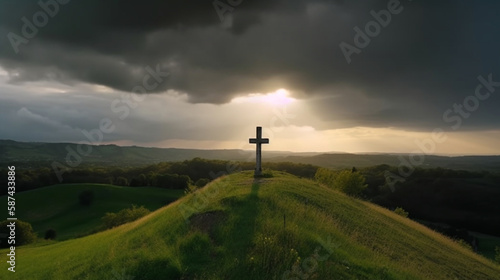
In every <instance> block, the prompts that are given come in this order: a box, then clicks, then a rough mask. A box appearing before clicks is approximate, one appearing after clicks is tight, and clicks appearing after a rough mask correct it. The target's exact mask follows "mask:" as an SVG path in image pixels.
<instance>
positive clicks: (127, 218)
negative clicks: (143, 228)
mask: <svg viewBox="0 0 500 280" xmlns="http://www.w3.org/2000/svg"><path fill="white" fill-rule="evenodd" d="M149 213H151V211H149V210H148V209H147V208H145V207H144V206H139V207H137V206H136V205H132V207H131V208H127V209H123V210H121V211H119V212H118V213H106V214H105V215H104V216H103V217H102V218H101V220H102V222H103V223H104V227H105V228H107V229H108V228H113V227H117V226H119V225H122V224H125V223H128V222H132V221H135V220H137V219H139V218H142V217H144V216H146V215H147V214H149Z"/></svg>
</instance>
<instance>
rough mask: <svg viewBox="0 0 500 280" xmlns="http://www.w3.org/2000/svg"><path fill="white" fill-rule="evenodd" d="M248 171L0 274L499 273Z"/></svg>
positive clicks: (409, 230)
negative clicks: (13, 270) (137, 218)
mask: <svg viewBox="0 0 500 280" xmlns="http://www.w3.org/2000/svg"><path fill="white" fill-rule="evenodd" d="M252 175H253V174H252V172H243V173H238V174H233V175H230V176H227V177H224V178H220V179H218V180H216V181H215V182H213V183H211V184H209V185H208V186H207V187H205V188H203V189H201V190H200V191H198V192H196V193H194V194H190V195H188V196H186V197H183V198H181V199H180V200H178V201H176V202H174V203H172V204H170V205H168V206H166V207H163V208H161V209H159V210H157V211H155V212H153V213H151V214H150V215H148V216H146V217H144V218H142V219H140V220H137V221H135V222H132V223H130V224H126V225H123V226H120V227H117V228H114V229H111V230H108V231H105V232H101V233H97V234H94V235H91V236H87V237H83V238H79V239H75V240H68V241H63V242H58V243H54V244H49V245H45V246H42V245H40V244H38V245H37V244H34V245H28V246H25V247H22V248H18V249H17V250H16V256H17V266H16V271H17V272H16V273H10V272H8V271H7V269H6V267H5V268H4V269H2V270H3V271H2V272H0V273H1V274H0V276H3V275H7V273H9V274H10V275H9V279H47V280H49V279H50V280H52V279H130V278H128V277H127V276H131V277H134V278H133V279H134V280H139V279H499V278H500V277H499V275H500V267H499V266H498V265H496V264H494V263H493V262H491V261H490V260H487V259H486V258H484V257H482V256H479V255H477V254H475V253H473V252H471V251H469V250H467V249H465V248H463V247H461V246H460V245H458V244H457V243H455V242H453V241H452V240H450V239H448V238H446V237H444V236H442V235H440V234H438V233H436V232H434V231H431V230H429V229H428V228H426V227H424V226H422V225H420V224H418V223H415V222H413V221H411V220H409V219H406V218H404V217H401V216H399V215H397V214H395V213H393V212H391V211H389V210H386V209H383V208H381V207H378V206H375V205H373V204H370V203H367V202H363V201H360V200H357V199H354V198H351V197H347V196H345V195H343V194H341V193H338V192H336V191H333V190H330V189H328V188H326V187H324V186H321V185H318V184H316V183H315V182H313V181H309V180H304V179H298V178H296V177H293V176H291V175H287V174H282V173H279V172H274V174H273V175H274V177H273V178H263V179H257V180H254V179H253V176H252ZM190 210H191V211H194V212H188V211H190ZM284 215H286V228H285V227H284V217H283V216H284ZM184 216H187V217H188V220H185V219H184ZM6 253H7V251H6V250H2V251H0V255H4V256H5V254H6ZM4 265H5V264H4ZM5 266H6V265H5ZM0 278H2V277H0ZM2 279H3V278H2Z"/></svg>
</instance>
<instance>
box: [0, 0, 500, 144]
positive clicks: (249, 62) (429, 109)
mask: <svg viewBox="0 0 500 280" xmlns="http://www.w3.org/2000/svg"><path fill="white" fill-rule="evenodd" d="M436 2H438V3H436ZM499 12H500V2H498V1H493V0H491V1H487V0H482V1H452V0H443V1H423V0H418V1H417V0H415V1H409V0H403V1H395V0H389V1H388V0H381V1H374V0H373V1H361V0H359V1H357V0H354V1H343V0H336V1H333V0H332V1H327V0H307V1H306V0H274V1H273V0H266V1H261V0H257V1H256V0H240V1H237V0H231V1H227V0H220V1H195V0H187V1H186V0H183V1H181V0H179V1H127V0H115V1H113V0H109V1H102V0H86V1H83V0H41V1H28V0H16V1H13V0H12V1H10V0H0V125H1V126H0V139H12V140H17V141H39V142H75V143H78V142H81V141H89V140H88V138H89V135H90V136H92V135H94V136H95V135H98V134H99V133H97V132H96V131H98V130H99V131H100V133H101V134H102V136H103V137H102V140H100V139H97V138H95V139H94V140H96V139H97V140H100V141H94V143H96V144H99V143H116V144H120V145H139V146H158V147H181V148H202V149H216V148H217V149H219V148H227V149H233V148H234V149H240V148H241V149H252V148H253V147H252V146H251V145H249V144H248V137H251V136H253V135H254V133H255V126H257V125H260V126H262V127H263V129H264V136H267V137H270V138H271V139H270V142H271V143H270V145H268V146H266V147H265V149H269V150H289V151H297V152H299V151H343V152H418V151H422V150H425V146H422V143H428V146H427V147H434V148H432V149H431V150H429V152H432V153H438V154H500V148H499V147H500V145H499V144H500V143H499V139H500V119H499V116H500V113H499V109H500V96H499V95H500V17H498V13H499ZM497 81H498V82H497ZM495 89H496V90H495ZM131 93H133V94H131ZM103 124H104V126H103ZM104 128H107V129H104ZM436 129H438V130H439V131H442V132H443V134H441V135H440V137H437V136H436V135H435V134H434V138H433V131H435V130H436ZM93 132H94V133H93ZM96 137H97V136H96ZM430 141H432V144H430V143H431V142H430ZM422 147H424V148H422Z"/></svg>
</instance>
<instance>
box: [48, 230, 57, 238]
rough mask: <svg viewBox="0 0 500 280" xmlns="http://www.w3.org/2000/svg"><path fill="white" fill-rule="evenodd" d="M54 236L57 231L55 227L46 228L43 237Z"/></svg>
mask: <svg viewBox="0 0 500 280" xmlns="http://www.w3.org/2000/svg"><path fill="white" fill-rule="evenodd" d="M56 236H57V232H56V230H55V229H52V228H51V229H48V230H47V231H46V232H45V239H52V240H54V239H56Z"/></svg>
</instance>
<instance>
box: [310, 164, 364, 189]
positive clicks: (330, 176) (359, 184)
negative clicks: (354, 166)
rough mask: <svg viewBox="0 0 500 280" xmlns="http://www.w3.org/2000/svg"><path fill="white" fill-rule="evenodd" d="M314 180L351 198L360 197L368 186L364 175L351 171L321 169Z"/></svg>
mask: <svg viewBox="0 0 500 280" xmlns="http://www.w3.org/2000/svg"><path fill="white" fill-rule="evenodd" d="M314 178H315V179H316V180H317V181H318V182H320V183H323V184H325V185H327V186H329V187H331V188H334V189H337V190H339V191H341V192H343V193H345V194H347V195H351V196H359V195H360V194H361V192H363V190H365V189H366V187H367V186H368V185H366V184H365V182H366V179H365V177H364V176H363V175H361V174H360V173H359V172H352V171H351V170H344V171H340V172H334V171H332V170H329V169H326V168H319V169H318V171H316V175H315V176H314Z"/></svg>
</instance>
